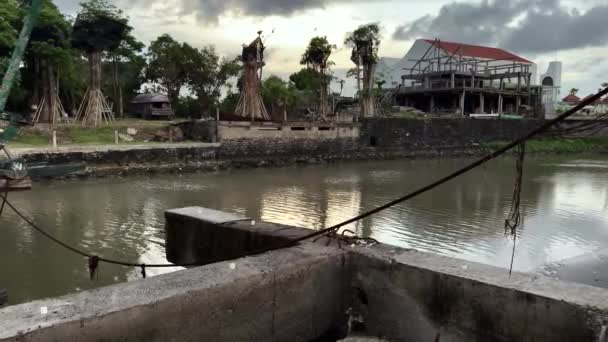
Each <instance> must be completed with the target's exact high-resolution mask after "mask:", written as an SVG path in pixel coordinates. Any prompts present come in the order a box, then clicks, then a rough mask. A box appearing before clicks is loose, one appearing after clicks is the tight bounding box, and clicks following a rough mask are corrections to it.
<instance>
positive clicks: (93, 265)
mask: <svg viewBox="0 0 608 342" xmlns="http://www.w3.org/2000/svg"><path fill="white" fill-rule="evenodd" d="M606 94H608V87H607V88H606V89H604V90H602V91H600V92H598V93H597V94H595V95H593V96H591V97H589V98H587V99H586V100H584V101H582V102H581V103H579V104H578V105H577V106H576V107H574V108H572V109H570V110H568V111H567V112H565V113H563V114H562V115H560V116H558V117H556V118H554V119H552V120H549V121H547V122H545V123H544V124H543V125H540V126H539V127H537V128H535V129H533V130H531V131H530V132H528V133H527V134H525V135H523V136H522V137H520V138H518V139H516V140H514V141H512V142H511V143H509V144H507V145H505V146H503V147H501V148H499V149H498V150H496V151H494V152H492V153H490V154H488V155H486V156H485V157H482V158H480V159H478V160H476V161H474V162H472V163H471V164H469V165H467V166H465V167H463V168H461V169H459V170H457V171H455V172H453V173H451V174H449V175H447V176H445V177H443V178H440V179H439V180H437V181H435V182H433V183H431V184H428V185H426V186H424V187H422V188H419V189H417V190H415V191H413V192H411V193H409V194H407V195H405V196H402V197H400V198H398V199H395V200H394V201H391V202H388V203H386V204H384V205H381V206H379V207H376V208H375V209H372V210H369V211H367V212H365V213H363V214H360V215H358V216H355V217H353V218H351V219H349V220H346V221H344V222H342V223H338V224H336V225H334V226H331V227H329V228H326V229H322V230H319V231H316V232H314V233H311V234H308V235H306V236H303V237H300V238H298V239H295V240H291V241H287V242H285V243H284V244H282V245H279V246H276V247H274V248H273V250H277V249H282V248H287V247H292V246H295V245H296V244H298V243H299V242H302V241H304V240H309V239H312V238H316V237H320V236H324V235H329V234H333V233H335V232H336V231H337V230H338V229H340V228H342V227H344V226H346V225H348V224H351V223H354V222H357V221H360V220H362V219H364V218H366V217H369V216H372V215H374V214H376V213H379V212H381V211H384V210H386V209H389V208H391V207H394V206H395V205H397V204H400V203H402V202H405V201H407V200H410V199H412V198H414V197H416V196H419V195H421V194H424V193H426V192H428V191H430V190H432V189H434V188H436V187H438V186H440V185H443V184H444V183H447V182H449V181H451V180H453V179H455V178H457V177H458V176H460V175H462V174H464V173H466V172H468V171H471V170H473V169H475V168H476V167H479V166H481V165H483V164H485V163H487V162H488V161H490V160H492V159H495V158H497V157H499V156H501V155H503V154H505V153H506V152H508V151H510V150H512V149H513V148H515V147H517V146H520V145H523V144H524V143H525V142H526V141H527V140H529V139H531V138H533V137H535V136H536V135H538V134H540V133H542V132H544V131H546V130H548V129H549V128H551V127H553V126H554V125H555V124H557V123H559V122H561V121H563V120H565V119H566V118H568V117H569V116H571V115H572V114H574V113H576V112H578V111H579V110H581V109H582V108H584V107H585V106H587V105H588V104H590V103H593V102H595V101H596V100H598V99H600V98H601V97H602V96H604V95H606ZM522 162H523V159H522ZM0 196H2V195H0ZM2 198H3V200H4V201H5V202H6V205H7V206H8V207H9V208H11V209H12V210H13V212H15V214H17V216H19V217H20V218H21V219H22V220H23V221H25V222H26V223H27V224H28V225H30V226H31V227H32V228H33V229H35V230H36V231H38V232H39V233H40V234H42V235H44V236H45V237H47V238H48V239H50V240H51V241H53V242H55V243H56V244H58V245H60V246H62V247H64V248H66V249H68V250H70V251H72V252H74V253H76V254H79V255H81V256H83V257H87V258H88V259H89V273H90V275H91V278H93V277H94V275H95V271H96V269H97V266H98V264H99V262H105V263H108V264H114V265H120V266H125V267H139V268H141V270H142V276H143V277H145V276H146V268H147V267H148V268H150V267H152V268H163V267H194V266H202V265H201V264H200V263H192V264H150V265H147V264H143V263H132V262H125V261H120V260H113V259H108V258H102V257H98V256H96V255H93V254H89V253H87V252H84V251H82V250H80V249H78V248H76V247H72V246H70V245H68V244H67V243H65V242H62V241H61V240H59V239H57V238H55V237H54V236H53V235H51V234H49V233H47V232H45V231H44V230H43V229H41V228H40V227H38V226H37V225H36V224H35V223H34V222H32V221H31V220H30V219H28V218H27V217H26V216H25V215H24V214H22V213H21V212H20V211H19V210H18V209H17V208H16V207H15V206H14V205H13V204H12V203H11V202H10V201H8V200H7V198H6V196H2ZM267 251H269V249H268V248H262V249H259V250H255V251H252V252H249V253H248V255H257V254H261V253H264V252H267Z"/></svg>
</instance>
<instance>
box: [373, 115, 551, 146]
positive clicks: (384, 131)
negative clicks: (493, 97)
mask: <svg viewBox="0 0 608 342" xmlns="http://www.w3.org/2000/svg"><path fill="white" fill-rule="evenodd" d="M361 124H362V127H361V143H362V144H373V143H375V146H377V147H380V148H383V147H400V148H419V147H427V148H428V147H432V148H438V147H450V146H470V145H472V144H474V143H480V142H484V141H486V142H487V141H496V140H509V139H513V138H516V137H519V136H521V135H523V134H524V133H526V132H528V131H530V130H532V129H533V128H535V127H537V126H538V125H540V124H541V122H540V121H536V120H474V119H468V120H461V119H434V120H407V119H398V118H394V119H391V118H378V119H366V120H363V121H362V122H361Z"/></svg>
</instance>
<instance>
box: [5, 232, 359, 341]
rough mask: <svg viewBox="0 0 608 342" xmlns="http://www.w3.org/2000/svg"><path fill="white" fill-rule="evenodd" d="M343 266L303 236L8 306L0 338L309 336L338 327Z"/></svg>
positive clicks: (340, 258) (339, 254)
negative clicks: (276, 246) (302, 242)
mask: <svg viewBox="0 0 608 342" xmlns="http://www.w3.org/2000/svg"><path fill="white" fill-rule="evenodd" d="M348 272H349V268H348V260H347V258H346V252H345V251H341V250H338V249H336V248H327V247H324V246H318V245H310V244H309V245H306V246H300V247H296V248H291V249H289V250H281V251H275V252H273V253H267V254H265V255H260V256H257V257H250V258H243V259H239V260H236V261H233V262H232V265H231V263H229V262H223V263H217V264H213V265H209V266H205V267H199V268H193V269H189V270H185V271H178V272H175V273H170V274H165V275H161V276H156V277H152V278H148V279H145V280H137V281H133V282H129V283H123V284H118V285H114V286H109V287H104V288H100V289H97V290H92V291H85V292H81V293H78V294H74V295H69V296H64V297H60V298H56V299H48V300H42V301H36V302H32V303H28V304H22V305H17V306H11V307H7V308H4V309H2V310H0V341H2V342H8V341H10V342H17V341H18V342H34V341H35V342H38V341H40V342H60V341H61V342H63V341H81V342H89V341H95V342H102V341H104V342H109V341H122V342H130V341H133V342H140V341H146V342H154V341H159V342H166V341H175V342H178V341H179V342H188V341H192V342H199V341H214V342H224V341H225V342H234V341H249V342H256V341H259V342H266V341H276V342H281V341H285V342H300V341H301V342H309V341H312V340H314V339H316V338H319V337H322V336H324V335H326V334H333V333H334V332H333V331H334V330H335V329H337V328H338V327H339V326H343V325H344V320H345V315H344V312H345V311H346V308H345V303H346V299H347V298H346V293H347V291H346V290H345V287H346V285H347V281H348V279H350V277H349V273H348ZM41 307H46V308H47V309H48V314H41V311H40V310H41Z"/></svg>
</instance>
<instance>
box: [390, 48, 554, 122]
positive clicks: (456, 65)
mask: <svg viewBox="0 0 608 342" xmlns="http://www.w3.org/2000/svg"><path fill="white" fill-rule="evenodd" d="M405 59H406V60H405V61H404V62H405V63H403V65H402V70H401V72H402V73H403V72H405V73H404V74H402V76H401V80H402V82H401V85H400V86H399V87H398V88H399V89H398V90H397V92H396V101H397V104H399V105H400V106H408V107H414V108H416V109H418V110H422V111H424V112H427V113H436V114H461V115H468V114H473V113H479V114H526V115H530V116H532V115H535V114H537V113H540V112H542V109H541V107H542V106H541V99H542V87H540V86H536V85H534V83H535V80H536V72H537V70H536V65H535V64H534V63H533V62H531V61H529V60H526V59H524V58H522V57H519V56H516V55H514V54H512V53H510V52H507V51H505V50H502V49H497V48H490V47H482V46H476V45H468V44H461V43H451V42H444V41H440V40H428V39H420V40H417V41H416V42H415V43H414V45H413V46H412V48H411V49H410V51H409V52H408V54H407V55H406V57H405Z"/></svg>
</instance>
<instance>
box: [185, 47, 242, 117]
mask: <svg viewBox="0 0 608 342" xmlns="http://www.w3.org/2000/svg"><path fill="white" fill-rule="evenodd" d="M184 58H185V60H186V61H187V63H188V65H187V66H188V70H190V72H189V73H188V84H189V86H190V89H191V90H192V91H193V92H194V93H195V94H196V96H197V98H198V100H199V102H200V108H201V111H202V112H201V114H202V113H204V112H209V111H210V110H211V108H212V107H215V106H216V105H217V104H218V103H219V99H220V97H221V95H222V91H223V90H224V89H225V88H227V87H228V85H230V86H232V85H231V84H230V83H229V81H230V80H231V79H233V78H235V77H236V76H237V75H238V74H239V72H240V71H241V66H240V63H239V60H238V59H236V58H235V59H228V58H225V57H220V56H219V55H218V54H217V52H216V51H215V48H213V47H212V46H208V47H204V48H202V49H194V48H191V49H190V50H189V51H187V52H186V54H185V56H184Z"/></svg>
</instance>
